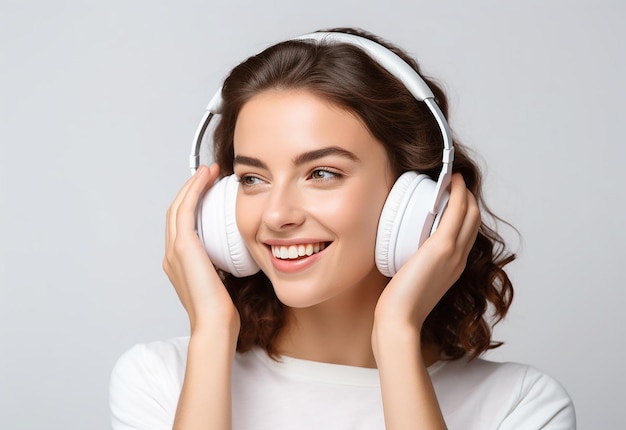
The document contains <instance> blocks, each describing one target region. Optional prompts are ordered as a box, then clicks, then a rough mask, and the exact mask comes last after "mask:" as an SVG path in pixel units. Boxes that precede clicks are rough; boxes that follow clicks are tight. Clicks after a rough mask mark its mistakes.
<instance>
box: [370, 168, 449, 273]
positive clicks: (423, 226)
mask: <svg viewBox="0 0 626 430" xmlns="http://www.w3.org/2000/svg"><path fill="white" fill-rule="evenodd" d="M436 188H437V183H436V182H435V181H433V180H432V179H430V178H429V177H428V176H427V175H424V174H419V173H417V172H414V171H409V172H405V173H403V174H402V175H401V176H400V177H399V178H398V179H397V180H396V182H395V184H394V185H393V187H392V188H391V191H390V192H389V195H388V196H387V200H386V201H385V205H384V206H383V210H382V212H381V214H380V219H379V221H378V230H377V232H376V251H375V258H376V266H377V267H378V270H379V271H380V273H382V274H383V275H385V276H387V277H392V276H393V275H395V274H396V272H397V271H398V270H400V267H402V265H403V264H404V263H406V262H407V261H408V260H409V258H411V256H412V255H413V254H415V252H416V251H417V249H418V248H419V246H421V244H422V243H423V242H424V241H425V240H426V239H428V237H429V236H430V235H431V234H432V233H433V232H434V230H435V228H436V227H437V225H438V224H439V220H440V218H441V215H442V213H443V211H444V209H445V207H446V205H447V203H448V198H449V193H447V192H446V193H445V194H444V195H443V196H442V199H441V203H440V207H439V208H438V211H437V215H435V214H433V213H431V212H430V209H431V206H432V204H433V199H434V196H435V192H436Z"/></svg>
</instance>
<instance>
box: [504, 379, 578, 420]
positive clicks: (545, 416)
mask: <svg viewBox="0 0 626 430" xmlns="http://www.w3.org/2000/svg"><path fill="white" fill-rule="evenodd" d="M499 428H500V430H539V429H542V430H575V429H576V414H575V411H574V405H573V403H572V400H571V399H570V397H569V395H568V394H567V392H566V391H565V389H564V388H563V387H562V386H561V384H559V383H558V382H557V381H556V380H555V379H553V378H552V377H550V376H548V375H545V374H543V373H541V372H539V371H538V370H536V369H534V368H532V367H528V368H527V370H526V374H525V376H524V380H523V383H522V385H521V386H520V393H519V397H518V401H517V402H516V404H515V405H514V406H513V408H512V410H511V411H510V412H509V414H508V415H507V416H506V418H505V419H504V421H503V422H502V425H501V426H500V427H499Z"/></svg>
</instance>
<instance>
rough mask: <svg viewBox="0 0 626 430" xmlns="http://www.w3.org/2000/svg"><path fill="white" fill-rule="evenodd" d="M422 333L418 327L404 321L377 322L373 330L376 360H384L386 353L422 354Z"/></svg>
mask: <svg viewBox="0 0 626 430" xmlns="http://www.w3.org/2000/svg"><path fill="white" fill-rule="evenodd" d="M421 346H422V345H421V332H420V329H419V328H418V327H416V326H415V325H414V324H411V323H409V322H402V321H388V320H384V321H376V320H374V327H373V330H372V350H373V352H374V356H375V357H376V360H377V361H378V360H379V359H384V358H385V357H384V353H386V352H390V355H391V357H392V359H393V355H395V354H397V353H402V351H404V352H411V353H417V354H418V355H419V354H420V351H421Z"/></svg>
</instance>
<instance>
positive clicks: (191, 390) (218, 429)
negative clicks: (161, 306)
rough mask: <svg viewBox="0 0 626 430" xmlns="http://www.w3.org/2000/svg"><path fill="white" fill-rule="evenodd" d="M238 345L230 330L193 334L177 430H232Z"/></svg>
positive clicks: (176, 421) (175, 423)
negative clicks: (233, 366) (233, 374)
mask: <svg viewBox="0 0 626 430" xmlns="http://www.w3.org/2000/svg"><path fill="white" fill-rule="evenodd" d="M225 332H226V334H225ZM236 342H237V336H236V334H233V333H230V330H221V329H219V328H209V329H206V330H202V331H199V330H197V331H195V332H194V333H193V334H192V336H191V339H190V341H189V350H188V356H187V368H186V371H185V379H184V382H183V387H182V390H181V394H180V398H179V401H178V408H177V410H176V418H175V421H174V430H195V429H202V430H207V429H211V430H230V429H231V420H232V416H231V373H232V365H233V360H234V353H235V346H236Z"/></svg>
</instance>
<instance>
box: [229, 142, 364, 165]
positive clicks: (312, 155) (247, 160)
mask: <svg viewBox="0 0 626 430" xmlns="http://www.w3.org/2000/svg"><path fill="white" fill-rule="evenodd" d="M331 155H334V156H339V157H343V158H347V159H348V160H351V161H361V160H360V159H359V157H357V156H356V154H354V153H353V152H350V151H348V150H346V149H343V148H340V147H338V146H328V147H326V148H321V149H316V150H314V151H307V152H303V153H302V154H298V155H297V156H296V157H295V158H294V159H293V164H295V165H296V166H299V165H301V164H304V163H309V162H311V161H315V160H319V159H320V158H324V157H329V156H331ZM236 164H244V165H246V166H250V167H258V168H261V169H267V164H265V163H264V162H263V161H261V160H259V159H258V158H253V157H246V156H245V155H236V156H235V158H234V159H233V165H236Z"/></svg>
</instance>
